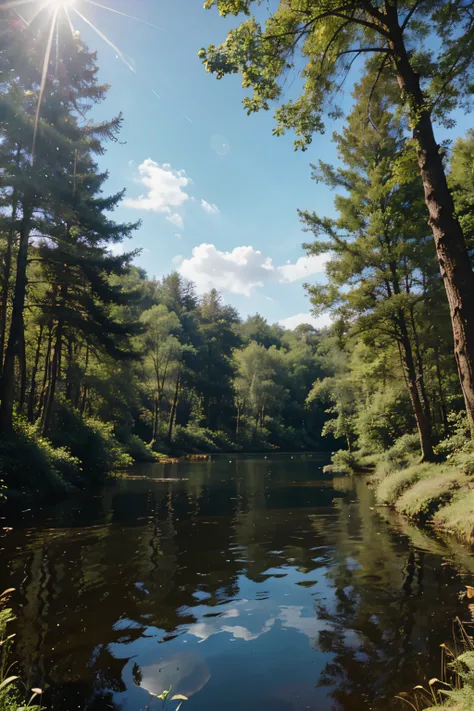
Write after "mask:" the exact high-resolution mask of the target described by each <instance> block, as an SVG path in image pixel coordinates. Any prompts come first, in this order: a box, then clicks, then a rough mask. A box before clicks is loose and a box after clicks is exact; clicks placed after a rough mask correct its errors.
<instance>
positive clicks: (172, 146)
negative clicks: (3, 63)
mask: <svg viewBox="0 0 474 711" xmlns="http://www.w3.org/2000/svg"><path fill="white" fill-rule="evenodd" d="M102 2H103V4H107V5H109V6H110V7H112V8H114V9H115V10H117V11H119V12H125V13H130V14H133V15H135V16H137V17H139V18H141V19H142V20H144V21H147V22H149V23H153V24H154V25H156V26H157V27H159V28H160V29H155V28H152V27H149V26H146V25H144V24H139V23H137V22H133V21H131V20H129V19H127V18H125V17H123V16H120V15H118V14H112V13H110V12H107V11H105V10H104V9H101V8H99V7H97V6H93V5H91V4H89V3H86V0H76V2H75V7H76V8H77V9H78V10H80V12H81V13H83V14H85V15H87V17H88V18H89V19H90V20H91V22H93V23H94V24H96V25H97V26H98V27H99V28H100V29H101V31H102V32H104V33H106V34H107V36H108V37H109V38H110V39H111V41H113V42H114V43H115V44H116V45H117V46H118V47H119V48H120V50H121V51H122V52H123V53H124V55H125V56H126V59H127V61H129V62H130V63H131V64H133V66H134V68H135V72H132V71H130V69H128V68H127V66H126V65H125V64H124V63H123V62H122V61H121V60H120V58H119V57H118V56H117V54H116V52H115V51H114V50H113V49H111V48H110V47H108V46H107V45H106V44H105V43H104V41H103V40H102V39H101V38H100V37H98V36H97V35H95V34H94V32H93V31H92V30H91V28H90V27H88V26H87V25H86V24H85V23H84V22H83V21H82V20H81V19H80V18H78V17H77V15H74V13H72V17H73V18H74V24H75V26H76V29H78V30H79V31H80V32H81V35H82V37H83V39H84V40H85V41H86V42H87V43H88V44H89V46H90V47H92V48H94V49H97V51H98V61H99V66H100V77H101V80H102V81H104V82H107V83H109V84H110V85H111V89H110V92H109V94H108V97H107V100H106V101H105V102H104V103H103V104H102V105H101V107H100V108H99V110H98V112H97V113H98V115H99V116H100V117H104V118H105V117H111V116H113V115H114V114H116V113H118V112H119V111H122V112H123V114H124V126H123V131H122V134H121V143H117V144H112V145H109V147H108V150H107V153H106V155H105V156H104V158H103V159H102V162H103V165H104V167H107V168H108V170H109V172H110V180H109V183H108V188H109V190H110V192H114V191H116V190H120V189H122V188H123V187H125V188H126V190H127V196H126V198H127V199H126V202H125V203H124V205H123V206H122V207H121V208H120V209H119V210H118V211H117V212H116V217H117V219H120V220H136V219H137V218H140V219H142V222H143V224H142V227H141V229H140V230H139V231H138V232H137V233H136V235H135V236H134V237H133V239H132V240H131V241H130V242H128V243H127V244H126V245H125V247H126V249H127V251H128V250H129V249H134V248H137V247H140V248H141V249H142V253H141V256H140V257H138V258H137V260H136V263H137V264H139V265H140V266H142V267H144V268H145V269H146V271H147V272H148V274H149V276H156V277H159V276H162V275H164V274H167V273H169V272H170V271H171V270H173V269H178V270H179V271H181V273H183V275H185V276H186V277H188V278H192V279H193V280H195V281H196V282H197V284H198V288H199V289H200V290H201V291H203V290H205V289H207V288H209V287H210V286H212V285H214V286H216V287H217V288H219V289H220V290H221V291H222V293H223V295H224V298H225V301H226V302H227V303H231V304H233V305H235V306H236V307H237V308H238V309H239V311H240V313H241V314H242V315H243V316H245V315H247V314H252V313H255V312H257V311H258V312H259V313H261V314H262V315H263V316H265V317H266V318H267V319H268V320H269V321H270V322H276V321H282V322H283V323H284V324H285V325H288V326H294V325H296V323H297V322H298V321H302V320H306V321H309V320H310V318H311V317H310V315H309V309H310V305H309V301H308V298H307V297H306V294H305V291H304V289H303V283H304V282H305V281H312V280H317V279H321V278H323V277H322V272H323V269H324V265H323V264H322V262H321V258H317V259H316V258H311V259H309V260H308V258H306V257H305V256H304V252H303V250H302V248H301V243H302V242H303V241H304V239H305V235H304V234H303V233H302V231H301V227H300V223H299V220H298V216H297V212H296V211H297V208H309V209H314V210H316V211H317V212H319V213H321V214H332V202H333V198H334V196H333V194H332V193H331V192H330V191H329V190H328V189H327V188H325V187H324V186H321V185H316V184H315V183H314V182H313V181H311V179H310V167H309V163H310V162H316V161H317V160H318V159H323V160H326V161H335V160H336V159H337V156H336V151H335V149H334V146H333V145H332V143H331V140H330V138H331V134H332V131H333V130H334V128H335V126H334V125H331V124H330V123H328V125H327V131H326V134H325V135H323V136H320V135H316V136H315V138H314V141H313V144H312V146H311V148H310V149H309V150H308V151H306V152H305V153H301V152H295V151H294V149H293V137H292V136H291V135H288V136H285V137H283V138H276V137H274V136H272V128H273V126H274V121H273V116H272V112H268V113H262V114H259V115H254V116H251V117H248V116H247V115H246V113H245V112H244V110H243V107H242V105H241V100H242V98H243V96H244V92H243V90H242V88H241V87H240V78H239V77H238V76H233V77H226V78H225V79H223V80H221V81H217V80H216V79H215V77H213V76H211V75H209V74H206V72H205V70H204V67H203V66H202V64H201V60H200V59H199V58H198V56H197V52H198V50H199V49H200V47H202V46H207V45H208V44H209V43H211V42H213V43H214V44H218V43H219V42H220V41H221V40H222V39H224V38H225V35H226V30H227V28H228V27H229V26H230V24H231V22H230V21H228V20H224V19H222V18H221V17H219V15H218V13H217V11H215V10H212V11H205V10H204V9H203V7H202V5H203V3H202V0H102ZM233 22H234V23H235V18H233ZM470 125H471V120H470V118H469V117H467V118H465V117H461V119H460V123H459V125H458V128H457V129H456V130H455V131H454V132H452V133H451V136H450V137H453V136H455V135H457V134H458V133H464V132H465V130H466V129H467V128H468V127H469V126H470ZM438 135H439V139H438V140H440V139H441V138H444V137H446V135H447V134H446V133H445V132H444V131H443V132H440V133H439V134H438ZM301 314H303V316H301ZM324 318H325V317H323V319H324ZM287 319H290V320H287Z"/></svg>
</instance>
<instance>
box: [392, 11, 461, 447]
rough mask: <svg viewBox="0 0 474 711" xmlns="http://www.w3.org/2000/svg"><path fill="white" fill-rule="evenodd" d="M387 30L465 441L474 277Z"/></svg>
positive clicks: (424, 119)
mask: <svg viewBox="0 0 474 711" xmlns="http://www.w3.org/2000/svg"><path fill="white" fill-rule="evenodd" d="M390 29H391V36H392V42H391V46H392V49H393V52H394V61H395V65H396V70H397V79H398V84H399V86H400V89H401V90H402V92H403V94H404V95H405V97H406V103H407V105H409V106H410V110H411V120H412V124H413V138H414V140H415V142H416V148H417V157H418V165H419V168H420V174H421V178H422V181H423V189H424V193H425V202H426V205H427V208H428V213H429V219H428V224H429V225H430V227H431V230H432V232H433V237H434V241H435V246H436V254H437V257H438V262H439V266H440V271H441V276H442V278H443V282H444V287H445V289H446V294H447V297H448V303H449V310H450V314H451V322H452V327H453V336H454V354H455V358H456V364H457V368H458V373H459V379H460V381H461V388H462V391H463V395H464V401H465V404H466V412H467V417H468V421H469V427H470V430H471V436H472V437H473V438H474V274H473V272H472V269H471V263H470V259H469V254H468V251H467V247H466V242H465V239H464V235H463V232H462V229H461V225H460V224H459V221H458V219H457V217H456V214H455V210H454V202H453V197H452V195H451V193H450V191H449V188H448V183H447V180H446V174H445V170H444V166H443V161H442V158H441V154H440V150H439V146H438V144H437V143H436V140H435V136H434V132H433V125H432V121H431V114H430V108H429V105H428V102H427V101H426V100H425V96H424V95H423V92H422V90H421V85H420V77H419V75H418V74H417V73H416V72H415V71H414V70H413V68H412V66H411V64H410V60H409V57H408V54H407V51H406V47H405V43H404V39H403V35H402V31H401V29H400V26H399V24H398V20H397V21H396V22H395V21H394V22H393V25H392V27H391V28H390Z"/></svg>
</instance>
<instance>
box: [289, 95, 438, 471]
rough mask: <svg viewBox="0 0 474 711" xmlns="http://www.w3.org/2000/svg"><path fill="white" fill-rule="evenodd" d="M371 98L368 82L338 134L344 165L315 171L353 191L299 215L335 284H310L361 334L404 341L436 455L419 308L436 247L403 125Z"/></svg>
mask: <svg viewBox="0 0 474 711" xmlns="http://www.w3.org/2000/svg"><path fill="white" fill-rule="evenodd" d="M365 96H366V92H365V86H364V83H362V84H361V85H360V86H359V87H358V88H357V90H356V92H355V98H356V99H358V103H357V104H356V106H355V108H354V109H353V111H352V112H351V114H350V115H349V117H348V120H347V125H346V127H345V128H344V130H343V132H342V135H336V136H335V140H336V144H337V147H338V152H339V155H340V157H341V158H342V160H343V162H344V167H342V168H339V169H334V168H332V167H331V166H330V165H327V164H324V163H322V162H320V164H319V167H318V168H315V169H314V175H313V177H314V178H315V179H316V180H321V181H323V182H325V183H326V184H328V185H330V186H331V187H333V188H343V189H344V190H345V191H347V195H341V194H339V195H337V197H336V201H335V203H336V207H337V210H338V212H339V217H338V219H337V220H330V219H327V218H320V217H318V216H317V215H316V214H315V213H310V212H304V213H302V218H303V222H304V224H305V228H306V229H307V230H310V231H312V232H313V233H314V235H315V237H316V242H315V243H314V244H313V245H308V247H309V249H310V250H311V251H312V252H313V253H321V252H329V253H330V255H331V257H330V261H329V263H328V266H327V273H328V279H329V280H328V284H327V285H318V286H314V287H312V288H311V290H310V291H311V294H312V300H313V303H314V304H315V306H318V307H321V306H323V307H329V308H331V309H333V310H336V311H337V309H338V308H340V309H342V310H343V311H345V313H346V315H349V316H350V317H351V319H352V320H353V331H354V332H355V333H360V334H363V335H364V334H365V337H366V339H373V338H374V337H375V334H383V336H385V337H386V338H388V340H389V342H390V341H394V342H395V343H396V344H397V347H398V349H399V353H400V359H401V365H402V369H403V373H404V376H405V381H406V385H407V389H408V392H409V395H410V400H411V403H412V407H413V412H414V416H415V419H416V423H417V427H418V432H419V436H420V444H421V451H422V456H423V458H424V459H425V460H431V459H433V457H434V453H433V444H432V415H431V404H430V398H429V396H428V389H427V386H426V377H425V376H426V373H425V370H426V368H425V363H424V358H423V353H422V348H421V345H420V333H419V323H420V317H419V315H418V314H419V312H420V309H422V307H423V302H426V301H428V300H429V297H430V294H429V293H428V292H429V286H430V284H431V282H432V277H433V275H436V262H435V254H434V250H433V248H432V243H431V240H430V239H429V235H427V230H426V228H425V223H424V219H423V195H422V191H421V186H420V184H419V181H418V179H417V176H416V170H415V162H414V159H413V154H412V152H410V150H409V149H407V147H406V143H405V139H404V130H403V129H404V127H403V124H401V123H400V121H399V120H397V119H396V118H395V117H394V116H393V115H392V114H391V113H390V111H388V110H387V101H386V100H385V99H384V98H383V96H381V95H380V94H378V95H377V94H376V95H375V96H374V97H373V98H372V109H371V110H372V117H373V120H374V124H375V125H376V128H375V127H374V125H372V124H371V122H370V121H369V119H368V117H367V101H366V99H365ZM437 281H439V279H437ZM379 347H380V343H379Z"/></svg>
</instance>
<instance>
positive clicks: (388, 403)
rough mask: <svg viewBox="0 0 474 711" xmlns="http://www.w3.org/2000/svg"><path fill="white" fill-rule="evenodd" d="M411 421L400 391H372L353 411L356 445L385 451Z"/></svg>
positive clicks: (411, 423)
mask: <svg viewBox="0 0 474 711" xmlns="http://www.w3.org/2000/svg"><path fill="white" fill-rule="evenodd" d="M413 424H414V422H413V415H412V411H411V406H410V401H409V398H408V396H407V393H406V392H405V391H404V390H399V389H395V390H394V389H390V388H389V389H387V390H384V391H382V392H376V393H374V394H373V395H372V397H371V398H370V400H369V402H367V404H366V405H365V407H363V408H360V409H359V411H358V413H357V418H356V423H355V429H356V433H357V436H358V446H359V447H360V448H361V449H363V450H369V451H372V452H374V451H375V452H382V451H385V450H387V449H388V448H389V447H391V446H392V445H393V444H394V442H395V441H396V440H397V438H400V437H401V435H403V433H404V432H406V430H407V426H408V428H410V427H411V426H412V425H413Z"/></svg>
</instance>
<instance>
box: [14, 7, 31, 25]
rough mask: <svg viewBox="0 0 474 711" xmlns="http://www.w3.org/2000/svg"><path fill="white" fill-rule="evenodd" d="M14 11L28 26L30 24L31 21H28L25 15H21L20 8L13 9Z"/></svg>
mask: <svg viewBox="0 0 474 711" xmlns="http://www.w3.org/2000/svg"><path fill="white" fill-rule="evenodd" d="M13 12H14V13H15V15H18V17H19V18H20V20H22V22H24V23H25V25H28V27H29V26H30V23H29V22H28V20H25V18H24V17H23V15H21V14H20V13H19V12H18V10H13Z"/></svg>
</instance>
